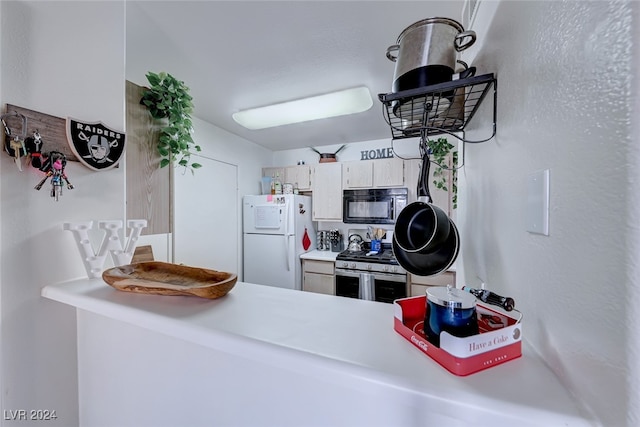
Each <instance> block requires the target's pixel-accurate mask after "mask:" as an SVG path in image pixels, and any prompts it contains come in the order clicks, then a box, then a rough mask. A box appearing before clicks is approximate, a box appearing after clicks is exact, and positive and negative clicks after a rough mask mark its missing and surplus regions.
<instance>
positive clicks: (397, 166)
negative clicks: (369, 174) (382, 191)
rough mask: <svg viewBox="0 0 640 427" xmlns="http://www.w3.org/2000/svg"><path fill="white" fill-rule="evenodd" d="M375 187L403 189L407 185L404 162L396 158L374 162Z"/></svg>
mask: <svg viewBox="0 0 640 427" xmlns="http://www.w3.org/2000/svg"><path fill="white" fill-rule="evenodd" d="M372 161H373V162H374V164H373V186H374V187H402V186H403V185H405V179H404V161H403V160H402V159H398V158H396V157H394V158H391V159H379V160H372Z"/></svg>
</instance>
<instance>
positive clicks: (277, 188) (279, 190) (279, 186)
mask: <svg viewBox="0 0 640 427" xmlns="http://www.w3.org/2000/svg"><path fill="white" fill-rule="evenodd" d="M274 187H275V192H276V193H275V194H282V181H280V174H279V173H276V179H275V183H274Z"/></svg>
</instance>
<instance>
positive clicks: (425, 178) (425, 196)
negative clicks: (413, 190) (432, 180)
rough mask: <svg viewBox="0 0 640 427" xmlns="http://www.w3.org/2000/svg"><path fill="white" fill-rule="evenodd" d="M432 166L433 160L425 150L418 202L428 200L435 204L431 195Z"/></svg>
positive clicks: (419, 181) (418, 189)
mask: <svg viewBox="0 0 640 427" xmlns="http://www.w3.org/2000/svg"><path fill="white" fill-rule="evenodd" d="M430 166H431V159H429V152H428V151H427V150H425V152H424V154H423V155H422V166H421V167H420V178H418V188H417V195H418V200H421V201H422V200H426V201H427V202H428V203H433V199H432V198H431V193H429V169H430Z"/></svg>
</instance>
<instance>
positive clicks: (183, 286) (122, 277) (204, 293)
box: [102, 261, 238, 299]
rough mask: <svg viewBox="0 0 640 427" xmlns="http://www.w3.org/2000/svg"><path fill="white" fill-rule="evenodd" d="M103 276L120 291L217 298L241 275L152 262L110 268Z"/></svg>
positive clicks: (226, 291)
mask: <svg viewBox="0 0 640 427" xmlns="http://www.w3.org/2000/svg"><path fill="white" fill-rule="evenodd" d="M102 279H103V280H104V281H105V282H106V283H107V284H108V285H110V286H112V287H114V288H116V289H118V290H120V291H126V292H136V293H143V294H155V295H194V296H198V297H201V298H208V299H216V298H220V297H223V296H225V295H226V294H227V293H228V292H229V291H230V290H231V289H232V288H233V287H234V286H235V284H236V281H237V280H238V276H237V275H236V274H233V273H227V272H224V271H216V270H210V269H207V268H200V267H190V266H187V265H180V264H172V263H167V262H160V261H150V262H139V263H135V264H127V265H121V266H119V267H114V268H110V269H108V270H105V271H104V272H103V273H102Z"/></svg>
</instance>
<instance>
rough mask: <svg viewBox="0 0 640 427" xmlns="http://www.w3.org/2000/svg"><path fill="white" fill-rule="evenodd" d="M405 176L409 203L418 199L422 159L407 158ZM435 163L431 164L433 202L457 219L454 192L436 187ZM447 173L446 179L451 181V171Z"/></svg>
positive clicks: (430, 180) (430, 187)
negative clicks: (453, 199)
mask: <svg viewBox="0 0 640 427" xmlns="http://www.w3.org/2000/svg"><path fill="white" fill-rule="evenodd" d="M404 165H405V178H406V182H407V188H408V189H409V203H411V202H415V201H416V200H417V191H418V190H417V189H418V178H419V177H420V168H421V166H422V159H411V160H405V161H404ZM435 168H436V167H435V165H433V164H432V165H431V167H430V168H429V182H428V184H429V193H430V194H431V198H432V199H433V204H434V205H436V206H438V207H439V208H440V209H442V210H444V211H445V212H446V213H447V214H448V215H449V217H450V218H452V219H453V220H454V221H455V210H454V209H453V202H452V196H453V195H452V194H451V192H449V191H447V190H442V189H438V188H436V186H435V185H434V184H433V172H434V171H435ZM445 173H446V174H447V176H446V180H447V182H448V183H451V179H452V178H451V175H452V172H451V171H447V172H445Z"/></svg>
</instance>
